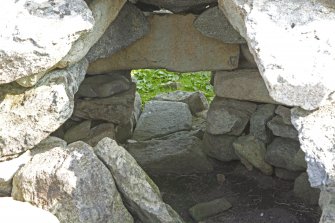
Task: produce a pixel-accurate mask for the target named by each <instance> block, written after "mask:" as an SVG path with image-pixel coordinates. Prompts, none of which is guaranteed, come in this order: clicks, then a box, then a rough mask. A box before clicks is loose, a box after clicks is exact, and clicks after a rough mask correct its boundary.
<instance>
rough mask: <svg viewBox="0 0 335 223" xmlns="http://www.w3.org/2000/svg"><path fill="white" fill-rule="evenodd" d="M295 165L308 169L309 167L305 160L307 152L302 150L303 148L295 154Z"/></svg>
mask: <svg viewBox="0 0 335 223" xmlns="http://www.w3.org/2000/svg"><path fill="white" fill-rule="evenodd" d="M294 165H296V166H297V167H299V168H301V169H304V170H306V169H307V163H306V160H305V153H304V151H302V149H299V151H298V152H297V153H296V154H295V156H294Z"/></svg>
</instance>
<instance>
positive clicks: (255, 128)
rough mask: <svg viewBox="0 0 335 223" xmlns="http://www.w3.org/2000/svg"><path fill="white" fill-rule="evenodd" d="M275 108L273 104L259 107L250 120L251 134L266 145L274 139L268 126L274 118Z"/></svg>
mask: <svg viewBox="0 0 335 223" xmlns="http://www.w3.org/2000/svg"><path fill="white" fill-rule="evenodd" d="M275 108H276V106H275V105H273V104H263V105H258V106H257V110H256V112H255V113H253V114H252V116H251V118H250V134H251V135H253V136H255V137H256V138H258V139H260V140H262V141H263V142H265V143H269V142H270V141H271V140H272V137H273V135H272V132H271V131H270V130H269V129H268V127H267V126H266V124H267V122H268V121H270V120H271V119H272V118H273V116H274V111H275Z"/></svg>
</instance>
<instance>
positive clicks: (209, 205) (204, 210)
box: [189, 198, 232, 222]
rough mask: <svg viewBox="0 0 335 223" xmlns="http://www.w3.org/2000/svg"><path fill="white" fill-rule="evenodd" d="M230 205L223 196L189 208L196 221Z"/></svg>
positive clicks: (228, 207) (221, 210) (224, 209)
mask: <svg viewBox="0 0 335 223" xmlns="http://www.w3.org/2000/svg"><path fill="white" fill-rule="evenodd" d="M231 207H232V205H231V203H229V201H227V200H226V199H225V198H218V199H215V200H212V201H209V202H204V203H199V204H196V205H194V206H193V207H191V208H190V209H189V213H190V214H191V216H192V218H193V219H194V220H196V221H197V222H199V221H201V220H204V219H205V218H207V217H210V216H212V215H216V214H219V213H221V212H223V211H226V210H228V209H230V208H231Z"/></svg>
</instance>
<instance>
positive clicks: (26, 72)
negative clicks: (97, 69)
mask: <svg viewBox="0 0 335 223" xmlns="http://www.w3.org/2000/svg"><path fill="white" fill-rule="evenodd" d="M0 15H2V16H1V19H0V30H1V36H0V43H1V45H0V49H1V50H0V64H1V65H0V83H1V84H3V83H9V82H12V81H14V80H17V79H19V78H22V77H26V76H30V75H33V74H40V73H46V72H47V71H48V70H49V69H51V68H52V67H55V66H56V65H57V63H58V62H59V61H60V60H61V59H62V58H63V57H64V56H65V55H66V54H67V53H68V52H69V50H70V49H71V46H72V45H73V43H74V42H75V41H76V40H77V39H78V38H80V36H82V35H83V34H85V33H87V32H88V31H90V30H91V29H92V27H93V23H94V19H93V17H92V13H91V11H90V10H89V8H88V7H87V5H86V4H85V2H84V1H82V0H74V1H72V0H60V1H57V2H48V1H46V2H35V1H34V2H28V1H19V2H17V1H16V2H14V1H8V2H6V3H4V4H2V6H1V9H0Z"/></svg>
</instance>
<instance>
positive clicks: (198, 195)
mask: <svg viewBox="0 0 335 223" xmlns="http://www.w3.org/2000/svg"><path fill="white" fill-rule="evenodd" d="M213 162H214V163H215V165H214V166H215V170H214V171H213V172H212V173H209V174H194V175H185V176H175V175H170V176H160V177H157V176H156V177H155V176H152V179H153V180H154V181H155V183H156V184H157V185H158V187H159V188H160V190H161V192H162V195H163V199H164V201H165V202H166V203H168V204H170V205H171V206H172V208H174V209H175V210H176V211H177V212H178V213H179V214H180V215H181V216H182V218H183V219H184V220H185V221H186V222H189V223H191V222H192V223H193V222H196V221H194V220H193V219H192V218H191V216H190V215H189V214H188V209H189V208H190V207H192V206H193V205H195V204H197V203H199V202H207V201H211V200H214V199H217V198H221V197H224V198H226V199H227V200H228V201H229V202H230V203H231V204H232V205H233V207H232V208H231V209H229V210H227V211H225V212H223V213H220V214H218V215H216V216H212V217H210V218H207V219H205V220H203V221H202V222H203V223H220V222H224V223H317V222H319V219H320V216H321V212H320V209H319V207H318V206H316V205H313V206H311V205H308V204H304V203H303V202H301V201H299V200H298V199H297V198H295V197H294V196H293V181H285V180H281V179H279V178H276V177H271V176H265V175H263V174H262V173H260V172H259V171H257V170H253V171H248V170H246V169H245V168H244V166H242V165H241V164H240V163H239V162H229V163H221V162H220V163H219V162H215V161H213ZM217 174H223V175H225V178H226V179H225V181H224V182H223V183H222V184H220V183H218V180H217Z"/></svg>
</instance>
